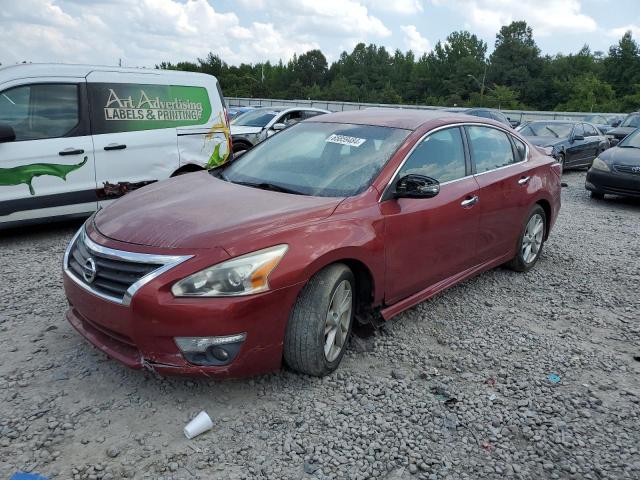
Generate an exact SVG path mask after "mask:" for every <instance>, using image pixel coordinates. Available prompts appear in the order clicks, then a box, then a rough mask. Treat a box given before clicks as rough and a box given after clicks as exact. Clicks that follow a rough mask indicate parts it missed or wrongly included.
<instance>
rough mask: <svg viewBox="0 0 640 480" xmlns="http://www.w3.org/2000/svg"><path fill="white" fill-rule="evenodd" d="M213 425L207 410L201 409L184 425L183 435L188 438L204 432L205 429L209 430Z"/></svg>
mask: <svg viewBox="0 0 640 480" xmlns="http://www.w3.org/2000/svg"><path fill="white" fill-rule="evenodd" d="M211 427H213V422H212V421H211V418H209V415H207V412H205V411H202V412H200V413H199V414H198V415H196V416H195V418H194V419H193V420H191V421H190V422H189V423H188V424H187V426H186V427H184V436H185V437H187V438H188V439H192V438H194V437H197V436H198V435H200V434H201V433H204V432H206V431H207V430H211Z"/></svg>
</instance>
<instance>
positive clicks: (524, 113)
mask: <svg viewBox="0 0 640 480" xmlns="http://www.w3.org/2000/svg"><path fill="white" fill-rule="evenodd" d="M226 101H227V105H228V106H230V107H249V106H261V107H270V106H285V107H312V108H323V109H325V110H330V111H332V112H344V111H347V110H364V109H365V108H374V107H382V108H406V109H412V110H440V109H442V108H449V107H434V106H428V105H392V104H385V103H359V102H332V101H327V100H279V99H274V98H242V97H226ZM501 112H502V113H504V114H505V115H506V116H507V117H509V119H511V120H517V121H519V122H527V121H530V120H582V119H583V118H585V117H587V116H589V115H593V114H594V113H595V112H593V113H591V112H544V111H531V110H501ZM598 114H601V115H623V114H620V113H600V112H598Z"/></svg>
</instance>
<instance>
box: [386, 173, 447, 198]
mask: <svg viewBox="0 0 640 480" xmlns="http://www.w3.org/2000/svg"><path fill="white" fill-rule="evenodd" d="M438 193H440V183H439V182H438V181H437V180H436V179H435V178H431V177H427V176H425V175H415V174H410V175H405V176H404V177H402V178H400V179H399V180H398V181H397V182H396V189H395V192H394V197H395V198H432V197H435V196H436V195H438Z"/></svg>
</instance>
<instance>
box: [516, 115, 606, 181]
mask: <svg viewBox="0 0 640 480" xmlns="http://www.w3.org/2000/svg"><path fill="white" fill-rule="evenodd" d="M520 134H521V135H523V136H525V137H526V138H527V140H529V141H530V142H531V143H533V144H534V145H537V146H539V147H545V148H546V149H547V150H548V151H549V155H551V156H552V157H554V158H555V159H556V160H558V162H560V163H562V166H563V168H564V169H569V168H576V167H588V166H590V165H591V162H593V159H594V158H596V157H597V156H598V155H599V154H600V153H601V152H603V151H605V150H606V149H607V148H608V147H609V142H608V141H607V138H606V137H605V136H604V134H602V132H600V131H599V130H598V129H597V128H596V127H595V126H594V125H592V124H590V123H586V122H574V121H570V120H536V121H533V122H529V123H527V124H526V125H525V126H524V127H522V128H521V129H520Z"/></svg>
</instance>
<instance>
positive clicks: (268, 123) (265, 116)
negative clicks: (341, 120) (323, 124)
mask: <svg viewBox="0 0 640 480" xmlns="http://www.w3.org/2000/svg"><path fill="white" fill-rule="evenodd" d="M325 113H331V112H330V111H329V110H323V109H321V108H311V107H308V108H307V107H294V108H289V107H261V108H256V109H254V110H250V111H248V112H245V113H243V114H241V115H238V116H237V117H236V118H234V119H233V120H232V121H231V137H232V139H233V152H234V153H240V152H243V151H245V150H248V149H250V148H251V147H253V146H254V145H255V144H257V143H260V142H261V141H263V140H265V139H267V138H268V137H270V136H271V135H273V134H274V133H276V132H278V131H279V130H284V129H285V128H287V127H289V126H291V125H293V124H295V123H298V122H299V121H301V120H305V119H307V118H311V117H316V116H318V115H323V114H325Z"/></svg>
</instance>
